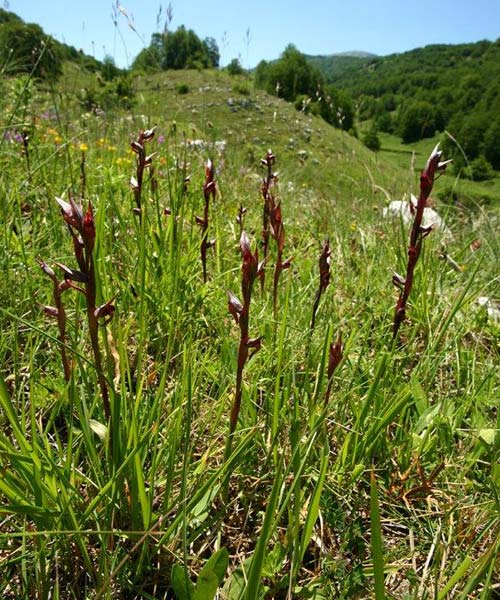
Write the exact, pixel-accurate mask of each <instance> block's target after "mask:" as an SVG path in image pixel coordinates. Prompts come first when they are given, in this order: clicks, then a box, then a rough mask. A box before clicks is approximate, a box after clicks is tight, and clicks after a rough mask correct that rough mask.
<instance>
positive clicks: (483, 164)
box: [470, 154, 495, 181]
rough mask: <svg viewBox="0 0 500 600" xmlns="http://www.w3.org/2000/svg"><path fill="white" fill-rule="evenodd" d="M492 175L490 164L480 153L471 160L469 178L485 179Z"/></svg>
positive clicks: (490, 177)
mask: <svg viewBox="0 0 500 600" xmlns="http://www.w3.org/2000/svg"><path fill="white" fill-rule="evenodd" d="M494 176H495V173H494V172H493V168H492V166H491V165H490V163H489V162H488V161H487V160H486V158H485V157H484V156H483V155H482V154H481V156H478V157H477V158H475V159H474V160H473V161H472V162H471V164H470V178H471V179H472V180H473V181H486V180H487V179H493V177H494Z"/></svg>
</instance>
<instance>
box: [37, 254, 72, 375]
mask: <svg viewBox="0 0 500 600" xmlns="http://www.w3.org/2000/svg"><path fill="white" fill-rule="evenodd" d="M38 264H39V265H40V268H41V269H42V271H43V272H44V273H45V275H47V276H48V277H49V278H50V280H51V281H52V284H53V286H54V290H53V297H54V305H55V306H48V305H44V306H42V308H43V311H44V313H45V314H46V315H48V316H49V317H53V318H55V319H57V327H58V329H59V341H60V346H59V350H60V352H61V361H62V365H63V371H64V379H65V380H66V381H69V380H70V379H71V363H70V360H69V358H68V353H67V351H66V311H65V309H64V304H63V301H62V294H63V292H64V291H65V290H67V289H68V288H69V287H71V286H70V283H69V282H68V281H67V280H66V279H63V280H62V281H59V279H58V278H57V275H56V274H55V273H54V270H53V269H51V268H50V267H49V265H48V264H47V263H46V262H44V261H43V260H40V261H38Z"/></svg>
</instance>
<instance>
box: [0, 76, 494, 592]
mask: <svg viewBox="0 0 500 600" xmlns="http://www.w3.org/2000/svg"><path fill="white" fill-rule="evenodd" d="M2 85H3V90H2V92H3V93H2V95H1V96H0V105H1V111H0V115H1V116H0V127H1V131H2V132H3V135H2V137H1V139H0V167H1V168H0V189H1V192H2V193H1V195H0V202H1V210H0V227H1V229H2V235H1V236H0V270H1V271H0V272H1V276H2V279H1V285H0V327H1V331H2V336H1V337H0V473H1V474H2V476H1V478H0V501H1V506H2V508H1V509H0V523H1V527H0V563H1V569H0V593H1V595H2V597H3V598H6V599H16V600H17V599H19V598H25V599H32V598H43V599H45V598H60V599H63V598H64V599H67V598H85V599H87V598H88V599H91V598H92V599H94V600H95V599H97V598H109V599H111V598H113V599H114V598H141V599H151V598H165V599H166V598H177V599H179V600H180V599H184V598H191V599H195V598H197V599H205V598H207V599H208V598H210V599H211V598H215V597H219V598H225V599H236V598H247V599H248V600H253V599H261V598H262V599H264V598H265V599H271V598H287V597H288V598H301V599H302V598H316V599H317V600H319V599H330V598H344V599H346V600H347V599H351V598H371V597H374V598H377V600H378V599H382V598H384V597H393V598H412V599H413V598H414V599H417V598H430V597H437V598H440V599H443V600H444V598H447V597H455V598H493V597H494V594H496V593H497V592H496V590H497V589H498V586H499V585H500V571H499V565H498V552H499V549H500V525H499V523H500V521H499V518H498V516H499V502H498V498H499V493H498V492H499V486H500V463H499V459H500V444H499V442H500V437H499V428H500V422H499V416H498V397H499V393H500V378H499V373H498V358H499V352H500V348H499V343H498V340H499V337H498V335H499V324H498V321H497V320H496V317H495V314H496V313H495V312H494V311H493V309H494V307H495V304H494V302H493V300H495V297H496V296H497V295H498V255H499V240H498V235H497V232H498V227H499V219H500V215H499V212H498V207H495V206H483V207H474V208H470V207H462V206H455V205H449V206H445V205H443V204H441V203H440V202H439V201H438V200H436V208H437V210H439V211H441V212H442V213H443V214H444V216H445V219H446V221H447V224H448V226H449V228H450V230H451V234H452V235H445V234H443V232H442V231H441V232H439V231H438V230H435V231H432V232H430V233H429V235H426V237H425V239H421V237H422V236H423V235H424V234H426V232H425V231H422V232H419V234H418V235H419V236H420V237H419V239H420V240H421V241H422V253H421V255H420V259H419V261H418V263H417V266H416V269H415V274H414V280H413V289H412V291H411V294H410V298H409V303H408V307H407V319H406V320H405V321H404V322H403V323H402V325H401V329H400V332H399V334H398V336H397V339H396V340H394V339H393V319H394V314H395V306H396V302H397V300H398V297H399V291H398V290H397V289H396V288H395V287H394V286H393V285H392V283H391V279H393V274H394V272H396V273H401V274H404V273H405V272H406V265H407V257H408V250H407V248H408V228H407V227H405V226H404V225H403V223H402V222H401V221H400V219H396V220H395V222H393V221H388V220H385V219H384V218H383V216H382V209H383V207H384V206H385V205H386V204H387V203H388V201H389V200H390V199H391V198H401V197H402V196H403V194H405V193H409V192H410V191H411V192H413V193H415V194H418V190H419V172H418V171H416V170H411V169H409V168H407V167H405V168H401V167H399V166H398V165H397V164H395V163H393V162H392V161H389V160H387V161H386V160H385V159H384V155H383V154H378V155H375V154H373V153H371V152H370V151H369V150H367V149H366V148H365V147H364V146H363V145H362V144H361V143H360V142H359V141H358V140H356V139H355V138H353V137H350V136H349V135H348V134H347V133H345V132H342V131H339V130H336V129H333V128H331V127H330V126H328V125H327V124H326V123H325V122H324V121H322V120H320V119H318V118H315V117H310V116H306V115H303V114H301V113H298V112H297V111H296V110H295V109H294V108H293V106H291V105H289V104H287V103H285V102H283V101H281V100H279V99H277V98H274V97H269V96H267V95H266V94H265V93H263V92H260V91H254V90H253V89H252V86H251V83H250V81H248V80H247V79H245V78H231V77H229V76H227V75H225V74H224V73H220V72H197V71H196V72H185V71H183V72H181V71H179V72H175V73H164V74H161V75H155V76H148V77H144V78H140V79H138V80H136V81H135V83H134V88H133V89H132V92H133V93H134V94H135V97H134V101H135V106H134V108H133V109H131V110H125V109H123V108H122V106H123V104H122V100H123V96H120V98H121V100H120V101H117V102H116V104H115V105H113V104H112V103H110V105H109V107H108V108H107V109H106V110H105V111H103V110H88V109H86V108H85V105H84V104H85V103H84V102H83V103H82V95H81V89H82V87H83V88H85V87H87V88H90V87H94V86H96V87H95V90H97V91H98V89H99V88H98V86H99V82H98V81H97V80H94V79H92V78H91V77H89V76H88V75H87V74H86V73H84V72H82V71H81V70H79V69H78V68H77V67H76V66H75V65H70V66H69V67H67V68H66V70H65V75H64V77H63V79H62V80H61V81H60V83H59V85H58V87H57V88H56V89H54V88H52V89H51V88H50V87H49V88H48V89H47V90H46V91H40V90H39V89H37V88H35V87H34V86H33V85H32V82H30V81H29V80H26V79H22V80H7V81H4V82H3V83H2ZM152 127H156V129H155V130H154V132H153V131H151V129H150V128H152ZM131 143H132V144H131ZM384 143H385V141H384ZM269 149H272V151H273V153H274V156H275V162H274V163H273V160H274V159H273V158H272V155H271V154H269V153H268V150H269ZM444 158H446V157H444ZM208 159H211V160H212V161H213V163H212V164H211V163H208V164H207V161H208ZM262 159H265V160H266V161H267V163H268V164H269V168H268V167H267V166H266V164H262ZM272 163H273V164H272ZM418 164H419V165H420V164H424V161H423V159H422V160H421V157H420V156H419V160H418ZM143 167H144V168H143ZM212 167H213V168H212ZM275 172H278V177H277V178H276V177H274V173H275ZM263 179H264V183H263ZM445 182H446V180H445V176H444V177H443V178H439V177H438V178H437V179H436V182H435V189H434V194H433V195H434V197H435V198H436V199H437V198H439V194H440V191H441V190H442V186H443V184H445ZM214 186H215V187H214ZM263 189H264V191H266V190H267V194H265V196H266V202H264V198H263ZM56 196H58V197H59V198H60V199H62V200H59V202H57V201H56V200H55V197H56ZM70 200H71V201H72V202H73V204H70ZM278 203H280V204H279V205H280V209H281V210H279V209H278V207H277V205H278ZM80 204H81V206H82V209H81V211H80V209H79V206H80ZM265 205H267V206H268V208H269V206H271V208H272V211H271V216H270V217H269V219H268V222H269V221H270V223H271V224H272V228H269V229H268V231H269V253H268V258H267V260H266V261H265V264H264V265H259V262H260V260H261V259H262V258H263V252H264V248H263V246H264V244H263V243H262V240H261V237H262V230H263V207H264V206H265ZM244 209H246V211H245V210H244ZM237 217H239V221H238V220H237ZM242 230H244V231H245V232H246V235H242ZM80 238H81V240H80ZM212 239H215V243H214V244H212ZM326 239H328V240H329V246H328V247H326V248H325V245H324V244H325V240H326ZM257 248H258V258H257V257H256V249H257ZM328 248H329V249H330V251H331V255H330V257H329V258H330V260H329V261H328V260H327V255H328V252H327V250H328ZM322 249H323V259H322V260H321V261H320V255H321V254H322ZM411 254H412V253H411V252H410V255H411ZM202 255H204V256H205V267H206V273H207V277H206V281H204V269H203V262H202ZM289 259H292V260H291V263H289ZM328 262H329V265H328ZM286 267H288V268H286ZM262 268H264V273H265V280H262V279H260V278H257V273H258V271H260V270H261V269H262ZM320 275H321V277H320ZM395 279H396V281H398V277H396V278H395ZM328 284H329V285H328ZM318 289H321V292H322V293H321V294H318ZM228 292H230V293H228ZM479 297H483V298H484V297H488V298H490V299H491V302H490V304H485V303H484V302H483V304H482V305H481V304H480V303H478V298H479ZM497 299H498V298H497ZM315 303H316V304H317V312H316V315H315V325H314V327H312V326H311V321H312V316H313V306H314V305H315ZM250 355H251V356H250Z"/></svg>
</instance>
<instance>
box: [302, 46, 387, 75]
mask: <svg viewBox="0 0 500 600" xmlns="http://www.w3.org/2000/svg"><path fill="white" fill-rule="evenodd" d="M305 56H306V58H307V61H308V62H309V63H310V64H311V65H312V66H313V67H316V68H317V69H318V71H320V73H321V74H322V75H323V76H324V78H325V80H326V81H327V82H328V83H335V82H336V80H337V78H338V77H340V76H341V75H342V74H344V73H350V72H351V71H353V70H357V69H359V68H361V67H362V66H363V65H365V64H366V63H368V62H370V61H371V60H372V59H374V58H377V56H376V54H372V53H370V52H362V51H358V50H353V51H351V52H338V53H335V54H318V55H310V54H306V55H305Z"/></svg>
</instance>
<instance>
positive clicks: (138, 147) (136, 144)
mask: <svg viewBox="0 0 500 600" xmlns="http://www.w3.org/2000/svg"><path fill="white" fill-rule="evenodd" d="M130 147H131V148H132V150H133V151H134V152H135V153H136V154H143V153H144V146H143V145H142V144H140V143H139V142H136V141H133V142H132V143H131V144H130Z"/></svg>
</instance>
